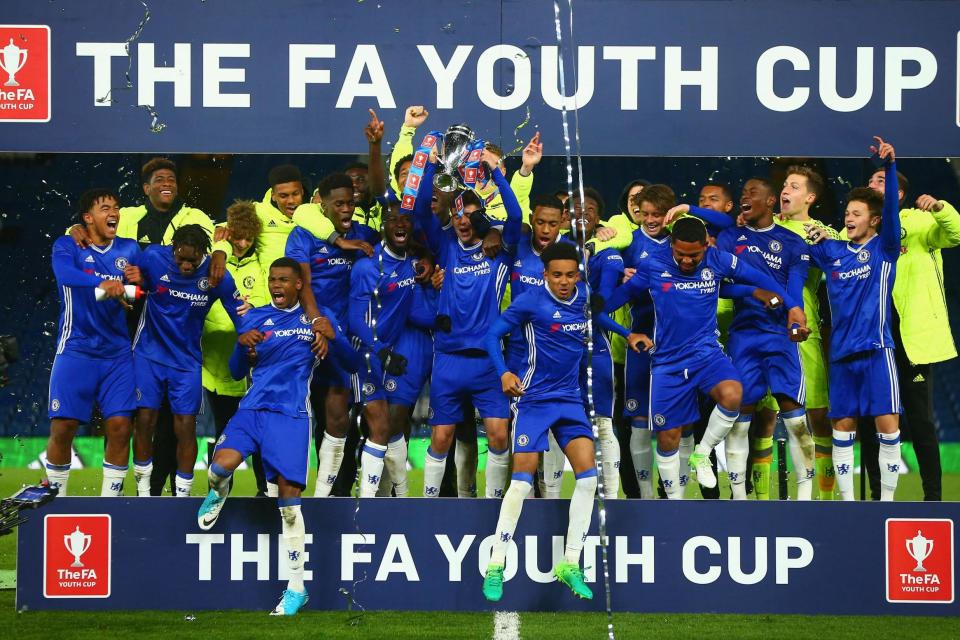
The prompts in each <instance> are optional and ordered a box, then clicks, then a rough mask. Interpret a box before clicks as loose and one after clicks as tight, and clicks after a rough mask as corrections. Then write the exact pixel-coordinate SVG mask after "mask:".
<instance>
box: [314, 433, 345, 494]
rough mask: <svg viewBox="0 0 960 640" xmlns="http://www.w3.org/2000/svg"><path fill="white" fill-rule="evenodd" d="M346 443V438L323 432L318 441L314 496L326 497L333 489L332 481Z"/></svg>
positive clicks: (335, 478)
mask: <svg viewBox="0 0 960 640" xmlns="http://www.w3.org/2000/svg"><path fill="white" fill-rule="evenodd" d="M346 444H347V439H346V438H334V437H333V436H332V435H330V434H329V433H327V432H324V433H323V441H322V442H320V453H318V454H317V486H316V487H315V488H314V490H313V497H314V498H326V497H327V496H329V495H330V491H331V490H333V483H334V482H336V480H337V473H338V472H339V471H340V463H341V462H343V448H344V446H345V445H346Z"/></svg>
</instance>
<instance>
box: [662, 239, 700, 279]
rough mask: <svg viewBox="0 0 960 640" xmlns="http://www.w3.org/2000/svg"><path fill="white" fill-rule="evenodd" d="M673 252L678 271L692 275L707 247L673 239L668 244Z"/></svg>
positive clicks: (698, 243)
mask: <svg viewBox="0 0 960 640" xmlns="http://www.w3.org/2000/svg"><path fill="white" fill-rule="evenodd" d="M670 248H671V249H672V250H673V259H674V260H676V262H677V265H678V266H679V267H680V271H682V272H683V273H693V272H694V271H696V270H697V267H699V266H700V263H701V262H702V261H703V254H704V253H705V252H706V250H707V245H706V244H705V243H702V242H685V241H683V240H677V239H674V240H673V241H672V242H671V243H670Z"/></svg>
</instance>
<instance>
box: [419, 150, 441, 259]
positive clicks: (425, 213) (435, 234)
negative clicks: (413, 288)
mask: <svg viewBox="0 0 960 640" xmlns="http://www.w3.org/2000/svg"><path fill="white" fill-rule="evenodd" d="M436 172H437V168H436V166H435V165H434V164H433V163H428V164H427V166H426V167H424V169H423V177H422V178H421V179H420V191H418V192H417V199H416V200H415V201H414V204H413V216H414V219H415V220H416V221H417V224H418V225H419V226H420V230H421V231H423V233H424V235H425V236H426V238H427V248H428V249H430V252H431V253H432V254H433V255H434V256H436V257H437V258H440V259H442V255H443V247H444V244H445V243H444V234H443V228H442V227H441V226H440V221H439V220H437V217H436V216H435V215H433V211H432V210H431V208H430V202H431V199H432V198H433V176H434V174H435V173H436Z"/></svg>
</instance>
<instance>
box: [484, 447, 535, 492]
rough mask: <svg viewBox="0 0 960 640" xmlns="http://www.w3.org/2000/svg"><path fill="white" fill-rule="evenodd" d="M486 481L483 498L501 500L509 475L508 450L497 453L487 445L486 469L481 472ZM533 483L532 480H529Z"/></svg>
mask: <svg viewBox="0 0 960 640" xmlns="http://www.w3.org/2000/svg"><path fill="white" fill-rule="evenodd" d="M483 472H484V477H485V478H486V480H487V488H486V492H485V494H484V495H485V497H487V498H502V497H503V488H504V487H506V486H507V477H508V476H509V475H510V449H504V450H503V451H497V450H496V449H494V448H493V447H491V446H489V445H487V467H486V469H484V470H483ZM530 480H531V481H533V478H532V477H531V478H530Z"/></svg>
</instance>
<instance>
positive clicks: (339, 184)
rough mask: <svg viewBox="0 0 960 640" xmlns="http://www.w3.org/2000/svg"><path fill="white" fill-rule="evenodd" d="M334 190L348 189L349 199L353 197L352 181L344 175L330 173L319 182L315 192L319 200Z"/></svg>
mask: <svg viewBox="0 0 960 640" xmlns="http://www.w3.org/2000/svg"><path fill="white" fill-rule="evenodd" d="M334 189H349V190H350V197H351V198H352V197H353V180H351V179H350V176H348V175H347V174H345V173H331V174H330V175H328V176H327V177H326V178H324V179H323V180H321V181H320V186H319V187H317V191H318V192H319V193H320V197H321V198H326V197H327V196H328V195H330V192H331V191H333V190H334Z"/></svg>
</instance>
